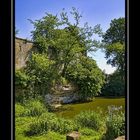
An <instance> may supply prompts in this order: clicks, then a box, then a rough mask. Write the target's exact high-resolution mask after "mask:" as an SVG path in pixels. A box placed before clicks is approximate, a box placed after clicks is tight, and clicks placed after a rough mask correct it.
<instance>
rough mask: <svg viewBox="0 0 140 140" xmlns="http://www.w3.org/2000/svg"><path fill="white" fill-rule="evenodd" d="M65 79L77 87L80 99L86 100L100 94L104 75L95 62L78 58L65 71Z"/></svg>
mask: <svg viewBox="0 0 140 140" xmlns="http://www.w3.org/2000/svg"><path fill="white" fill-rule="evenodd" d="M67 78H68V79H69V80H71V81H72V82H74V83H75V84H76V85H78V87H79V93H80V96H81V99H83V100H86V99H88V98H92V97H93V96H95V95H98V94H99V93H100V90H101V87H102V86H103V84H104V75H103V73H102V71H101V70H100V69H99V68H98V66H97V64H96V62H95V61H94V60H93V59H91V58H88V57H80V58H79V59H78V60H77V61H76V60H75V62H73V63H72V64H71V65H70V66H69V67H68V70H67Z"/></svg>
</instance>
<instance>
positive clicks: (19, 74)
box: [15, 70, 29, 88]
mask: <svg viewBox="0 0 140 140" xmlns="http://www.w3.org/2000/svg"><path fill="white" fill-rule="evenodd" d="M28 82H29V76H27V75H26V73H25V72H24V71H23V70H16V71H15V86H18V87H20V88H26V87H27V85H28Z"/></svg>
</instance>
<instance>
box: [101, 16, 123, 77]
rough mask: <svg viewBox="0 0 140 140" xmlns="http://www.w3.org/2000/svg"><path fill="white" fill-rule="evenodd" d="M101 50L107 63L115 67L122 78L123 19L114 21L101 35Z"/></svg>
mask: <svg viewBox="0 0 140 140" xmlns="http://www.w3.org/2000/svg"><path fill="white" fill-rule="evenodd" d="M102 42H103V44H104V45H103V48H104V50H105V55H106V59H107V63H108V64H111V65H112V66H114V67H117V69H118V71H119V72H120V73H121V74H122V76H123V77H124V72H125V18H118V19H114V20H112V21H111V23H110V27H109V29H108V30H107V31H106V33H105V34H104V35H103V40H102Z"/></svg>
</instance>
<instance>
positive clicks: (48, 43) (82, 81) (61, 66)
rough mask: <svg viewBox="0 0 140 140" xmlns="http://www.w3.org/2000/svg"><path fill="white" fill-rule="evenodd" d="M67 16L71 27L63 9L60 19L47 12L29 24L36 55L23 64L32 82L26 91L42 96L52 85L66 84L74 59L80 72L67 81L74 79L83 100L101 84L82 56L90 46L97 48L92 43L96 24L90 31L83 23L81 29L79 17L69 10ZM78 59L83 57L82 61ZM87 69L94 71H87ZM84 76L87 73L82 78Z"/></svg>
mask: <svg viewBox="0 0 140 140" xmlns="http://www.w3.org/2000/svg"><path fill="white" fill-rule="evenodd" d="M70 14H71V16H72V17H73V18H74V21H75V23H73V24H72V23H71V22H70V21H69V18H68V16H67V12H65V10H64V9H63V11H62V12H61V13H60V18H58V17H59V16H58V15H52V14H49V13H47V14H46V16H44V17H43V18H42V19H40V20H36V21H31V23H32V24H33V25H34V27H35V30H34V31H32V36H33V41H34V42H35V43H36V46H37V47H38V51H39V54H35V55H33V56H32V60H31V61H30V62H29V63H28V65H27V72H26V73H27V74H28V75H30V77H31V79H32V80H31V81H30V85H31V88H32V89H31V90H30V91H33V92H40V93H44V92H46V91H47V92H48V91H49V90H50V88H51V87H52V86H55V85H54V84H63V85H66V84H67V83H68V80H69V79H70V78H69V77H70V76H69V77H68V76H67V73H68V72H69V70H68V69H69V67H73V66H72V65H73V64H74V63H75V61H77V60H78V61H79V60H80V62H81V66H78V67H79V68H78V70H80V67H83V69H82V71H81V72H80V71H78V72H80V73H81V74H80V75H76V78H73V79H70V80H74V81H76V80H78V82H77V83H76V84H77V85H78V86H79V89H80V92H81V93H82V92H84V93H83V94H82V96H83V98H86V96H87V97H89V96H90V97H91V96H93V95H96V94H97V93H98V92H99V91H100V88H101V86H102V83H103V76H102V75H101V71H100V70H99V68H98V67H97V65H96V64H95V62H92V60H89V58H87V57H86V53H87V51H93V50H94V48H93V46H95V44H96V45H97V41H95V40H93V39H92V36H93V34H97V33H100V32H101V31H100V28H99V26H100V25H96V26H95V27H94V28H92V27H90V26H88V24H87V23H85V25H84V27H80V26H79V22H80V18H81V17H82V16H81V15H80V14H79V12H78V11H77V10H76V9H75V8H72V11H71V12H70ZM81 56H85V58H83V59H82V58H81ZM82 61H83V62H82ZM82 63H83V64H82ZM92 64H93V65H92ZM91 67H95V69H94V68H93V69H92V70H90V69H91ZM88 68H89V70H88ZM85 73H87V74H86V76H85V77H84V78H83V76H84V74H85ZM70 74H71V75H72V73H70ZM67 79H68V80H67ZM88 81H89V82H88ZM86 87H87V88H86Z"/></svg>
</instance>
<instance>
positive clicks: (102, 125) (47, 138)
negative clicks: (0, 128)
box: [15, 100, 124, 140]
mask: <svg viewBox="0 0 140 140" xmlns="http://www.w3.org/2000/svg"><path fill="white" fill-rule="evenodd" d="M15 109H16V110H15V111H16V114H15V115H16V119H15V122H16V140H65V139H66V134H67V133H69V132H72V131H75V130H76V131H77V130H78V131H79V132H80V133H81V140H101V139H103V138H104V139H105V138H107V139H106V140H113V139H112V138H114V137H117V136H118V135H120V134H121V132H120V130H122V128H123V127H122V126H124V124H123V123H122V122H124V121H123V119H122V118H124V117H122V116H121V115H120V114H117V113H115V116H114V118H111V119H110V118H109V117H110V116H109V115H103V114H102V112H95V111H83V112H81V113H80V114H78V115H76V116H75V117H73V118H72V119H66V118H63V117H59V116H57V115H56V114H54V113H52V112H48V109H47V107H46V106H45V105H44V104H43V103H42V102H40V101H39V100H29V101H26V103H25V104H20V103H16V106H15ZM107 120H108V121H107ZM108 124H109V125H108ZM110 124H112V125H110ZM114 124H115V126H117V127H115V128H114ZM113 128H114V129H113ZM108 129H110V130H111V131H109V132H108V131H107V130H108ZM123 129H124V128H123ZM116 132H117V133H116Z"/></svg>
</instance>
